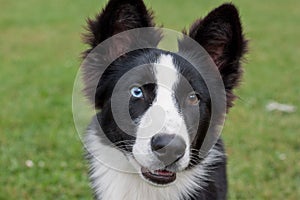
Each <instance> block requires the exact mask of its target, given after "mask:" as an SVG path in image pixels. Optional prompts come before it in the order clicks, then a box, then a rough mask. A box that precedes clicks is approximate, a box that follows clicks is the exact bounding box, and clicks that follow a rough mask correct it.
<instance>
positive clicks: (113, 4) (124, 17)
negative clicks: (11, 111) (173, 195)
mask: <svg viewBox="0 0 300 200" xmlns="http://www.w3.org/2000/svg"><path fill="white" fill-rule="evenodd" d="M152 26H155V24H154V22H153V17H152V12H151V11H149V10H147V9H146V7H145V5H144V3H143V1H142V0H110V1H109V2H108V5H107V6H106V8H105V9H103V10H102V12H101V13H100V14H99V15H97V16H96V18H95V19H94V20H92V19H88V27H87V30H88V31H89V33H88V34H86V35H85V36H84V40H85V42H86V43H87V44H89V45H90V48H89V49H88V50H87V51H85V52H84V53H83V57H84V58H86V56H87V54H88V53H90V52H91V51H92V50H93V49H94V48H95V47H96V46H97V45H98V44H100V43H101V42H103V41H104V40H106V39H107V38H109V37H111V36H113V35H115V34H118V33H120V32H122V31H126V30H130V29H134V28H141V27H152ZM184 33H185V34H187V33H186V32H184ZM156 34H157V36H156V37H155V41H154V42H153V43H154V44H158V42H159V41H160V39H161V35H160V33H159V32H157V33H156ZM188 35H189V36H190V37H191V38H193V39H194V40H195V41H197V42H198V43H199V44H200V45H202V46H203V47H204V48H205V50H206V51H207V52H208V53H209V55H210V56H211V58H212V59H213V61H214V62H215V64H216V65H217V67H218V69H219V71H220V74H221V76H222V80H223V82H224V86H225V89H226V96H227V111H228V110H229V108H230V107H231V106H232V105H233V101H234V99H235V95H234V94H233V89H234V88H235V87H236V86H237V85H238V83H239V81H240V79H241V75H242V68H241V60H242V57H243V55H244V53H245V52H246V50H247V41H246V40H245V38H244V35H243V30H242V26H241V23H240V18H239V14H238V11H237V9H236V8H235V6H234V5H232V4H223V5H222V6H220V7H218V8H216V9H215V10H213V11H212V12H210V13H209V14H208V15H207V16H206V17H205V18H203V19H198V20H196V22H195V23H194V24H193V25H192V26H191V28H190V30H189V33H188ZM123 39H124V38H123ZM125 39H126V40H129V43H131V42H134V41H133V40H132V38H130V37H128V38H125ZM117 43H118V41H115V44H114V45H115V47H117V48H115V49H113V48H112V49H110V50H108V52H105V53H104V54H103V55H99V56H101V58H100V60H101V59H107V58H108V57H111V56H112V55H111V54H114V53H115V52H116V51H119V49H118V45H117ZM114 45H112V46H114ZM120 48H122V47H120ZM185 48H186V47H185V46H184V44H182V43H180V42H179V51H192V50H191V49H185ZM162 53H163V54H172V55H173V57H174V58H175V59H174V62H175V65H176V67H177V68H178V70H179V71H180V73H181V74H182V75H183V77H188V82H189V84H190V85H191V86H192V87H193V89H194V90H195V91H196V92H197V93H198V94H199V95H200V98H201V103H200V104H199V110H194V108H191V107H184V103H183V102H182V100H181V97H180V95H182V94H185V93H188V91H186V90H187V89H186V88H185V87H184V84H183V83H181V82H180V83H179V84H178V85H179V86H178V88H176V91H177V93H178V97H177V99H178V102H179V104H178V109H179V110H180V111H181V112H182V114H183V116H184V118H185V121H186V122H189V123H190V124H188V125H189V126H190V127H191V129H190V131H191V134H195V135H194V136H193V138H194V140H193V141H192V142H191V151H192V152H193V153H194V154H197V153H198V152H197V151H198V150H199V149H200V147H201V145H202V143H203V140H204V137H205V135H206V132H207V130H208V126H209V122H210V118H211V101H210V96H209V93H208V89H207V86H206V84H205V82H204V81H203V79H202V77H201V76H200V75H199V74H198V73H195V71H193V67H189V65H190V64H189V63H188V62H187V61H185V60H184V59H182V58H181V57H179V56H177V55H176V54H173V53H170V52H165V51H162V50H156V49H142V50H136V51H132V52H130V53H127V54H125V55H123V56H121V57H119V58H118V59H117V60H115V61H114V62H113V63H112V64H111V65H110V66H109V67H108V68H107V70H106V71H105V72H104V74H103V76H102V77H101V79H100V77H98V79H100V80H97V83H98V84H97V89H96V94H95V95H94V96H93V95H92V94H91V93H89V92H86V94H87V96H88V97H89V98H90V99H91V100H92V102H94V105H95V107H96V108H97V109H101V112H99V113H97V119H98V121H99V122H100V125H101V128H102V129H103V131H104V134H105V135H106V137H107V138H108V140H110V142H112V143H114V144H116V146H117V147H119V148H120V149H121V150H122V151H124V152H131V151H132V149H131V145H132V144H133V143H134V141H135V136H134V135H128V134H126V133H125V132H124V131H122V130H121V129H120V128H119V127H118V126H117V124H116V122H115V120H114V117H113V116H112V110H111V95H112V91H113V88H114V87H115V85H116V84H117V81H118V80H119V79H120V78H121V77H122V75H124V74H125V73H126V72H128V71H130V70H131V69H132V68H134V67H135V66H139V65H142V64H146V65H147V64H149V65H150V63H153V62H155V61H156V59H157V58H158V56H159V55H160V54H162ZM99 66H100V67H101V64H99ZM182 66H186V68H182ZM84 67H86V66H84ZM83 70H84V72H85V74H84V79H85V84H86V89H85V90H86V91H89V88H91V87H92V86H91V84H90V75H91V72H89V71H88V70H89V69H88V68H84V69H83ZM147 70H149V72H147ZM148 74H149V75H148ZM150 74H151V67H149V68H147V67H146V68H145V70H143V72H142V73H140V75H141V76H140V77H138V76H132V77H131V78H130V79H128V80H126V84H124V88H122V90H120V91H119V92H120V94H119V95H120V98H124V99H126V98H131V97H129V96H128V94H127V93H124V91H128V89H129V88H125V87H128V86H129V85H131V83H138V82H139V79H142V80H143V81H145V80H146V82H147V81H148V82H149V84H146V85H142V87H143V90H144V91H145V94H146V95H148V96H147V98H145V99H144V100H143V101H140V100H137V99H133V98H131V99H130V100H129V102H130V105H129V109H130V110H129V112H130V115H131V118H132V119H133V120H135V119H137V118H138V117H139V116H141V115H142V114H143V113H144V112H145V111H146V110H147V109H148V107H149V106H150V105H151V103H152V101H153V97H154V96H155V88H156V85H155V84H153V82H154V80H152V77H151V75H150ZM96 78H97V77H96ZM133 105H134V106H133ZM198 111H200V116H201V118H200V119H199V121H197V122H195V120H194V119H192V117H191V116H194V114H191V113H193V112H198ZM120 113H121V114H122V108H121V107H120ZM186 113H189V114H186ZM193 120H194V121H193ZM193 124H197V125H198V126H197V127H199V128H198V129H197V130H195V129H196V128H194V127H192V126H193ZM127 128H128V129H127V131H129V132H134V131H135V128H136V125H135V124H128V127H127ZM100 137H102V136H101V135H100V134H99V138H100ZM214 148H216V149H218V150H219V151H221V152H225V150H224V145H223V142H222V140H221V139H220V140H219V141H218V142H217V144H216V145H215V146H214ZM201 159H202V158H200V157H199V158H198V159H193V160H192V161H191V162H190V165H189V167H188V169H190V168H192V167H194V166H195V165H198V164H201ZM188 169H187V170H188ZM211 169H212V170H211V171H210V172H209V181H208V182H207V185H206V186H205V187H204V188H199V189H198V190H196V192H195V193H194V194H193V195H191V196H190V197H189V198H188V197H187V198H186V199H191V200H196V199H226V195H227V180H226V157H225V156H224V157H222V158H221V159H220V160H219V161H216V163H213V164H212V166H211ZM200 181H202V180H201V179H199V182H200Z"/></svg>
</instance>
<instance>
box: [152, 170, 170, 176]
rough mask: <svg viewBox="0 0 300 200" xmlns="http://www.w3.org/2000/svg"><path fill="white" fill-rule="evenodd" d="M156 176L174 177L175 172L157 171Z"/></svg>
mask: <svg viewBox="0 0 300 200" xmlns="http://www.w3.org/2000/svg"><path fill="white" fill-rule="evenodd" d="M154 173H155V174H158V175H161V176H172V175H173V172H170V171H167V170H155V171H154Z"/></svg>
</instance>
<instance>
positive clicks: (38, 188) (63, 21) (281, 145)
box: [0, 0, 300, 200]
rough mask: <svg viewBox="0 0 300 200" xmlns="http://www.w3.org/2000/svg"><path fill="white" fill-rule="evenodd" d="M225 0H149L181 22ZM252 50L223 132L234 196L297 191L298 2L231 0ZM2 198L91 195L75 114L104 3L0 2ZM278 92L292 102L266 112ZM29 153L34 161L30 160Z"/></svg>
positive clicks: (163, 19) (168, 23)
mask: <svg viewBox="0 0 300 200" xmlns="http://www.w3.org/2000/svg"><path fill="white" fill-rule="evenodd" d="M221 2H222V1H204V0H203V1H201V0H189V1H179V0H172V1H160V0H148V1H147V2H146V3H147V5H149V6H151V7H152V8H153V10H155V11H156V16H157V21H158V22H159V24H162V23H163V24H164V26H165V27H167V28H171V29H175V30H181V29H182V28H183V27H188V25H190V24H191V22H192V21H193V20H194V19H195V18H196V17H197V16H203V15H205V14H206V13H207V12H208V11H209V10H210V9H212V8H214V7H215V6H217V5H219V4H220V3H221ZM235 3H236V4H237V6H238V7H239V9H240V12H241V16H242V20H243V24H244V28H245V32H246V35H247V37H248V38H250V40H251V43H250V53H249V56H247V60H248V62H247V63H246V64H245V65H244V66H245V76H244V82H243V84H242V86H241V88H240V89H239V90H238V91H237V92H238V94H239V96H240V99H239V100H237V102H236V106H235V107H234V108H233V109H232V110H231V112H230V115H229V116H228V120H227V122H226V126H225V128H224V132H223V137H224V139H225V143H226V146H227V151H228V156H229V161H228V162H229V163H228V175H229V185H230V188H229V190H230V199H295V200H296V199H299V198H300V187H299V185H300V159H299V158H300V135H299V134H300V123H299V120H300V114H299V113H300V103H299V102H300V79H299V75H300V67H299V57H300V40H299V35H300V26H299V22H300V14H299V7H300V2H299V1H297V0H287V1H282V0H274V1H269V2H267V1H258V0H255V1H245V0H241V1H236V2H235ZM0 5H1V8H0V11H1V12H0V80H1V85H0V94H1V97H0V103H1V105H2V106H1V109H0V132H1V133H0V134H1V135H0V199H91V191H90V189H89V185H88V180H87V174H86V173H87V167H86V163H85V162H84V161H83V158H82V153H83V150H82V144H81V142H80V139H79V137H78V135H77V133H76V130H75V128H74V125H73V119H72V109H71V102H72V101H71V97H72V87H73V82H74V79H75V76H76V73H77V70H78V67H79V65H80V59H79V53H80V52H81V51H82V50H83V49H85V48H86V47H85V46H84V45H83V44H82V43H81V41H80V33H82V32H83V28H82V26H83V25H84V24H85V18H86V17H88V16H94V15H95V14H96V13H97V12H98V11H99V10H100V8H101V6H103V5H104V2H103V1H101V2H98V1H95V0H94V1H85V0H77V1H71V0H63V1H59V0H52V1H38V0H27V1H8V0H0ZM271 100H276V101H278V102H282V103H290V104H293V105H295V106H297V107H298V110H297V111H296V112H295V113H292V114H284V113H280V112H273V113H270V112H267V111H266V110H265V105H266V104H267V103H268V102H269V101H271ZM26 160H32V161H33V162H34V166H33V167H31V168H28V167H26V165H25V162H26Z"/></svg>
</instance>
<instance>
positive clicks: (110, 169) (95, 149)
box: [85, 127, 224, 200]
mask: <svg viewBox="0 0 300 200" xmlns="http://www.w3.org/2000/svg"><path fill="white" fill-rule="evenodd" d="M85 146H86V148H87V151H88V152H89V153H90V154H91V159H90V164H91V166H90V167H91V177H90V178H91V179H92V180H93V181H92V187H93V189H94V191H95V192H96V196H97V199H101V200H139V199H143V200H179V199H186V198H187V197H188V196H189V194H193V193H194V192H195V189H196V188H199V187H200V188H201V187H203V186H205V184H206V182H205V181H207V177H208V175H207V172H209V170H210V168H209V167H208V166H209V165H210V164H212V163H214V162H216V161H218V160H219V159H221V158H222V156H224V155H223V154H222V153H221V152H219V151H218V150H217V149H216V148H213V149H212V150H211V151H210V152H209V154H208V156H207V157H206V158H205V159H204V160H203V161H202V163H201V165H197V166H195V167H194V168H192V169H190V170H185V171H182V172H178V173H177V178H176V181H175V183H174V184H172V185H169V186H166V187H157V186H153V185H150V184H149V183H147V182H146V181H144V180H143V179H142V178H141V177H140V175H139V174H138V172H137V171H136V172H134V167H133V166H132V163H134V161H132V159H133V158H132V157H131V156H129V160H130V161H129V160H127V158H126V156H125V155H124V154H123V153H122V152H121V151H119V150H116V149H115V148H114V147H107V146H106V145H104V144H103V143H102V142H101V141H100V140H99V136H98V135H97V130H95V129H93V127H91V129H90V130H89V131H88V132H87V135H86V137H85ZM109 150H111V151H115V153H114V156H113V157H112V156H111V155H109V154H110V152H109ZM106 159H110V160H114V159H115V161H111V163H104V162H105V160H106ZM118 160H119V161H120V162H119V163H118V162H116V161H118Z"/></svg>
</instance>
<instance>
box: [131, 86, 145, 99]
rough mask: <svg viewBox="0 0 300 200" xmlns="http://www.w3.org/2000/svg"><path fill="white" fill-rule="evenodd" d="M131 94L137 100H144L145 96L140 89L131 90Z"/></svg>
mask: <svg viewBox="0 0 300 200" xmlns="http://www.w3.org/2000/svg"><path fill="white" fill-rule="evenodd" d="M130 93H131V95H132V96H133V97H135V98H142V97H143V96H144V95H143V91H142V89H141V88H140V87H133V88H131V90H130Z"/></svg>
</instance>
